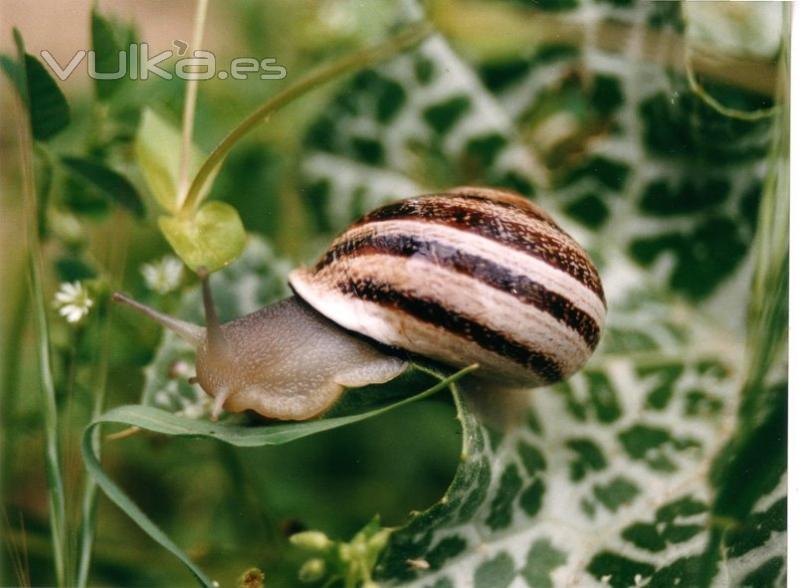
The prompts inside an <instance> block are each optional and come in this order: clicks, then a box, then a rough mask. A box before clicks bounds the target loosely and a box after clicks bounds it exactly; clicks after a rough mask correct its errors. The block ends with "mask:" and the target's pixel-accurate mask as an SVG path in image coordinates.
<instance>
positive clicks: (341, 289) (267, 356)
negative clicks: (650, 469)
mask: <svg viewBox="0 0 800 588" xmlns="http://www.w3.org/2000/svg"><path fill="white" fill-rule="evenodd" d="M201 278H202V283H203V300H204V306H205V314H206V323H207V325H206V327H200V326H198V325H194V324H191V323H186V322H184V321H180V320H178V319H175V318H172V317H169V316H165V315H163V314H161V313H159V312H157V311H155V310H153V309H150V308H147V307H145V306H143V305H141V304H139V303H137V302H135V301H133V300H131V299H130V298H128V297H126V296H124V295H122V294H115V299H116V300H119V301H121V302H125V303H127V304H129V305H131V306H133V307H134V308H136V309H137V310H139V311H140V312H142V313H144V314H146V315H147V316H149V317H151V318H153V319H155V320H156V321H158V322H159V323H161V324H162V325H163V326H165V327H167V328H169V329H171V330H173V331H175V332H176V333H177V334H178V335H179V336H181V337H182V338H183V339H184V340H186V341H187V342H189V343H190V344H191V345H192V346H194V347H195V349H196V350H197V358H196V368H197V376H196V381H197V383H199V384H200V386H201V387H202V388H203V390H205V391H206V392H207V393H208V394H209V395H211V396H213V397H214V409H213V417H214V418H216V416H217V415H218V414H219V412H220V411H221V410H222V408H223V407H224V408H225V410H227V411H231V412H241V411H244V410H253V411H255V412H257V413H259V414H261V415H263V416H266V417H269V418H276V419H284V420H304V419H309V418H313V417H315V416H318V415H320V414H322V413H323V412H325V410H327V409H328V408H329V407H330V406H331V405H332V404H333V403H335V401H336V400H337V399H338V398H339V397H340V395H341V394H342V392H343V390H344V388H346V387H358V386H365V385H367V384H377V383H383V382H386V381H388V380H391V379H392V378H394V377H396V376H397V375H399V374H400V373H401V372H402V371H403V370H404V369H405V368H406V367H407V365H408V364H407V361H406V359H405V358H406V357H408V356H407V355H404V356H401V355H400V354H394V353H393V352H392V351H391V350H395V349H396V350H402V351H403V352H404V353H407V354H411V356H422V357H425V358H429V359H432V360H435V361H438V362H441V363H444V364H447V365H451V366H453V367H457V368H461V367H466V366H468V365H472V364H475V363H477V364H479V365H480V368H479V370H478V371H477V372H476V373H475V377H478V378H482V379H483V380H484V381H488V382H493V383H494V384H499V386H500V387H513V388H521V387H525V388H532V387H536V386H541V385H546V384H550V383H553V382H556V381H559V380H562V379H564V378H567V377H568V376H570V375H571V374H573V373H575V372H576V371H577V370H578V369H580V367H581V366H583V364H584V363H585V362H586V361H587V360H588V358H589V357H590V356H591V354H592V353H593V351H594V349H595V348H596V347H597V344H598V341H599V339H600V336H601V334H602V330H603V326H604V322H605V315H606V301H605V296H604V293H603V287H602V282H601V280H600V276H599V274H598V272H597V269H596V268H595V266H594V265H593V264H592V262H591V260H590V259H589V256H588V254H587V253H586V252H585V251H584V250H583V248H581V246H580V245H579V244H578V243H577V242H575V241H574V240H573V239H572V238H571V237H570V236H569V235H568V234H566V233H565V232H564V231H563V230H562V229H561V228H560V227H559V226H558V225H557V224H556V223H555V221H554V220H553V219H552V218H551V217H550V216H549V215H548V214H547V213H546V212H545V211H544V210H543V209H541V208H540V207H539V206H537V205H536V204H534V203H532V202H530V201H529V200H527V199H525V198H523V197H522V196H519V195H517V194H515V193H512V192H508V191H505V190H496V189H490V188H475V187H460V188H454V189H451V190H449V191H447V192H444V193H439V194H429V195H424V196H417V197H412V198H407V199H404V200H400V201H398V202H394V203H392V204H388V205H386V206H383V207H380V208H378V209H376V210H374V211H372V212H370V213H368V214H366V215H365V216H364V217H362V218H361V219H359V220H358V221H356V222H355V223H353V224H352V225H351V226H350V227H349V228H348V229H346V230H345V231H344V232H343V233H342V234H341V235H340V236H339V237H337V238H336V239H335V240H334V241H333V242H332V244H331V245H330V247H329V248H328V250H327V251H326V252H325V253H324V254H323V256H322V257H321V258H320V260H319V262H318V263H317V264H316V265H315V266H312V267H310V268H299V269H295V270H294V271H292V272H291V273H290V275H289V283H290V285H291V287H292V290H293V291H294V294H295V295H294V296H292V297H290V298H287V299H284V300H281V301H279V302H277V303H275V304H272V305H270V306H267V307H265V308H262V309H260V310H257V311H256V312H254V313H252V314H249V315H247V316H244V317H241V318H238V319H235V320H233V321H230V322H228V323H225V324H220V322H219V320H218V318H217V314H216V311H215V309H214V305H213V302H212V300H211V291H210V287H209V284H208V277H207V276H205V277H203V276H201ZM493 387H496V386H493Z"/></svg>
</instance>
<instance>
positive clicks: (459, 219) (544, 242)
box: [345, 196, 606, 305]
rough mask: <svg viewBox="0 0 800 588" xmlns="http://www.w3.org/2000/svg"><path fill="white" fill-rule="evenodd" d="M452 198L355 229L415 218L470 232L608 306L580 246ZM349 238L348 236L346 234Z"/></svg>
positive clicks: (393, 210)
mask: <svg viewBox="0 0 800 588" xmlns="http://www.w3.org/2000/svg"><path fill="white" fill-rule="evenodd" d="M447 200H448V196H423V197H420V198H410V199H408V200H403V201H400V202H397V203H393V204H388V205H386V206H383V207H381V208H379V209H377V210H375V211H374V212H371V213H370V214H368V215H366V216H365V217H363V218H362V219H361V220H360V221H358V222H356V223H355V224H354V225H353V226H363V225H365V224H368V223H373V222H376V223H377V222H381V221H387V220H399V219H415V220H420V221H427V222H434V223H439V224H444V225H447V226H450V227H453V228H456V229H460V230H464V231H469V232H472V233H474V234H477V235H480V236H482V237H484V238H487V239H492V240H493V241H496V242H498V243H502V244H503V245H507V246H509V247H513V248H514V249H518V250H520V251H524V252H525V253H527V254H529V255H531V256H533V257H536V258H537V259H540V260H542V261H544V262H545V263H547V264H548V265H550V266H552V267H554V268H556V269H558V270H560V271H562V272H565V273H567V274H569V275H570V276H572V277H573V278H575V279H576V280H577V281H579V282H580V283H581V284H583V285H584V286H586V287H587V288H589V289H590V290H591V291H592V292H594V293H595V294H596V295H597V297H598V298H600V300H601V301H602V302H603V305H605V304H606V301H605V295H604V293H603V286H602V284H601V283H600V277H599V276H598V275H597V271H596V270H595V269H594V266H592V264H591V262H590V261H589V260H588V259H587V258H586V255H585V254H584V253H583V251H582V250H581V249H580V247H579V246H578V245H577V244H574V242H572V240H571V239H570V240H569V241H570V242H572V243H573V244H572V245H571V246H570V245H565V242H564V239H563V238H562V239H556V238H554V237H552V236H551V235H547V234H545V233H543V232H542V231H540V230H537V229H536V228H535V227H533V226H529V225H525V224H522V223H519V222H516V221H513V220H510V219H507V218H502V216H501V215H499V214H492V213H491V212H490V211H484V210H480V209H478V208H475V207H470V206H466V205H464V204H458V203H448V202H447ZM345 236H346V234H345Z"/></svg>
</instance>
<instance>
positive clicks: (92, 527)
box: [75, 211, 128, 588]
mask: <svg viewBox="0 0 800 588" xmlns="http://www.w3.org/2000/svg"><path fill="white" fill-rule="evenodd" d="M122 214H123V213H122V212H120V211H117V218H116V219H115V222H114V226H117V227H119V226H120V225H121V224H122V223H123V220H124V219H123V218H121V217H122ZM127 235H128V233H127V232H125V233H124V237H123V238H122V239H112V240H111V250H110V253H109V262H108V264H107V267H108V268H109V273H110V274H111V281H112V284H111V285H112V289H117V288H118V286H119V282H120V281H121V277H122V274H123V269H124V267H125V258H126V255H127V245H128V240H127ZM97 324H98V325H99V329H100V354H99V358H98V361H97V366H98V367H97V371H96V374H97V376H96V378H97V379H96V381H95V382H94V384H93V386H92V389H93V390H94V403H93V406H92V418H91V421H95V420H97V418H98V417H99V416H100V415H101V414H103V410H104V408H105V403H106V391H107V385H108V362H109V351H110V339H111V317H110V316H109V312H108V304H107V303H106V304H105V305H103V309H102V311H101V312H98V313H97ZM91 421H90V422H91ZM92 447H93V449H94V452H95V455H97V456H98V458H99V457H100V448H101V429H100V427H96V428H95V429H94V430H93V431H92ZM96 519H97V482H96V481H95V480H94V478H92V477H91V476H89V475H87V476H86V479H85V481H84V488H83V496H82V501H81V526H80V532H79V533H80V534H79V537H78V549H79V556H78V572H77V575H76V579H75V585H76V586H78V588H84V587H85V586H86V585H87V584H88V582H89V570H90V568H91V563H92V554H93V549H94V539H95V531H96Z"/></svg>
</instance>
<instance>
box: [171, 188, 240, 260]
mask: <svg viewBox="0 0 800 588" xmlns="http://www.w3.org/2000/svg"><path fill="white" fill-rule="evenodd" d="M158 226H159V227H161V231H162V232H163V233H164V236H165V237H166V238H167V241H169V244H170V245H172V248H173V249H174V250H175V253H177V254H178V256H179V257H180V258H181V259H182V260H183V261H184V263H185V264H186V265H188V266H189V267H190V268H191V269H192V270H194V271H197V270H198V269H199V268H201V267H205V268H206V270H208V271H209V272H213V271H216V270H218V269H220V268H223V267H225V266H226V265H228V264H229V263H230V262H232V261H233V260H234V259H236V258H237V257H239V255H240V254H241V253H242V250H243V249H244V245H245V239H246V234H245V231H244V226H243V225H242V220H241V219H240V218H239V213H238V212H236V209H235V208H233V207H232V206H231V205H230V204H225V203H224V202H219V201H214V202H209V203H208V204H205V205H203V206H202V207H201V208H200V210H198V211H197V212H196V213H195V214H194V215H192V216H186V217H183V216H162V217H161V218H159V219H158Z"/></svg>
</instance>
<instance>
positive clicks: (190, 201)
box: [180, 24, 432, 212]
mask: <svg viewBox="0 0 800 588" xmlns="http://www.w3.org/2000/svg"><path fill="white" fill-rule="evenodd" d="M431 30H432V29H431V27H430V26H429V25H427V24H415V25H412V26H410V27H409V28H407V29H405V30H404V31H403V32H401V33H399V34H398V35H396V36H394V37H391V38H390V39H389V40H387V41H384V42H383V43H381V44H380V45H376V46H375V47H370V48H367V49H362V50H360V51H356V52H355V53H352V54H350V55H347V56H345V57H343V58H341V59H338V60H337V61H334V62H333V63H330V64H327V65H323V66H321V67H320V68H318V69H316V70H314V71H312V72H310V73H308V74H306V75H305V76H303V77H302V78H300V79H299V80H298V81H297V82H295V83H294V84H292V85H291V86H289V87H288V88H286V89H284V90H283V91H281V92H279V93H278V94H277V95H275V96H273V97H272V98H270V99H269V100H267V101H266V102H264V103H263V104H262V105H261V106H259V107H258V108H257V109H256V110H255V111H253V112H252V113H251V114H250V115H249V116H248V117H247V118H245V119H244V120H243V121H242V122H241V123H239V125H238V126H237V127H236V128H235V129H233V130H232V131H231V132H230V133H228V135H227V136H226V137H225V138H224V139H223V140H222V141H221V142H220V143H219V145H217V147H216V148H215V149H214V151H212V152H211V154H210V155H209V156H208V158H207V159H206V160H205V161H204V162H203V165H202V166H201V167H200V169H199V171H198V172H197V175H196V176H195V177H194V180H192V184H191V186H189V190H188V192H187V193H186V198H185V200H184V201H183V206H182V207H181V209H180V210H181V212H190V211H192V210H194V209H195V208H196V207H197V205H198V204H199V202H200V200H201V193H202V192H203V190H204V188H205V187H206V183H207V182H208V181H209V180H210V178H211V177H212V176H213V174H214V172H215V171H216V170H217V168H218V167H219V166H220V165H221V164H222V161H223V160H224V159H225V157H226V156H227V155H228V153H229V152H230V150H231V149H232V148H233V146H234V145H235V144H236V143H237V142H238V141H239V140H240V139H241V138H242V137H243V136H245V135H246V134H247V133H248V132H250V131H251V130H253V129H254V128H255V127H256V126H258V125H259V124H261V123H262V122H263V121H264V119H266V118H267V117H269V116H270V115H271V114H272V113H273V112H275V111H277V110H279V109H280V108H282V107H283V106H286V105H287V104H289V103H290V102H292V101H293V100H295V99H296V98H298V97H300V96H302V95H303V94H305V93H306V92H308V91H310V90H313V89H314V88H316V87H318V86H321V85H322V84H324V83H326V82H329V81H331V80H333V79H336V78H338V77H340V76H342V75H345V74H348V73H350V72H353V71H356V70H359V69H361V68H364V67H368V66H373V65H376V64H377V63H380V62H382V61H384V60H386V59H389V58H390V57H393V56H394V55H396V54H397V53H399V52H401V51H404V50H406V49H409V48H411V47H413V46H415V45H416V44H417V43H419V42H420V41H422V40H423V39H424V38H425V37H427V36H428V34H429V33H430V32H431Z"/></svg>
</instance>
